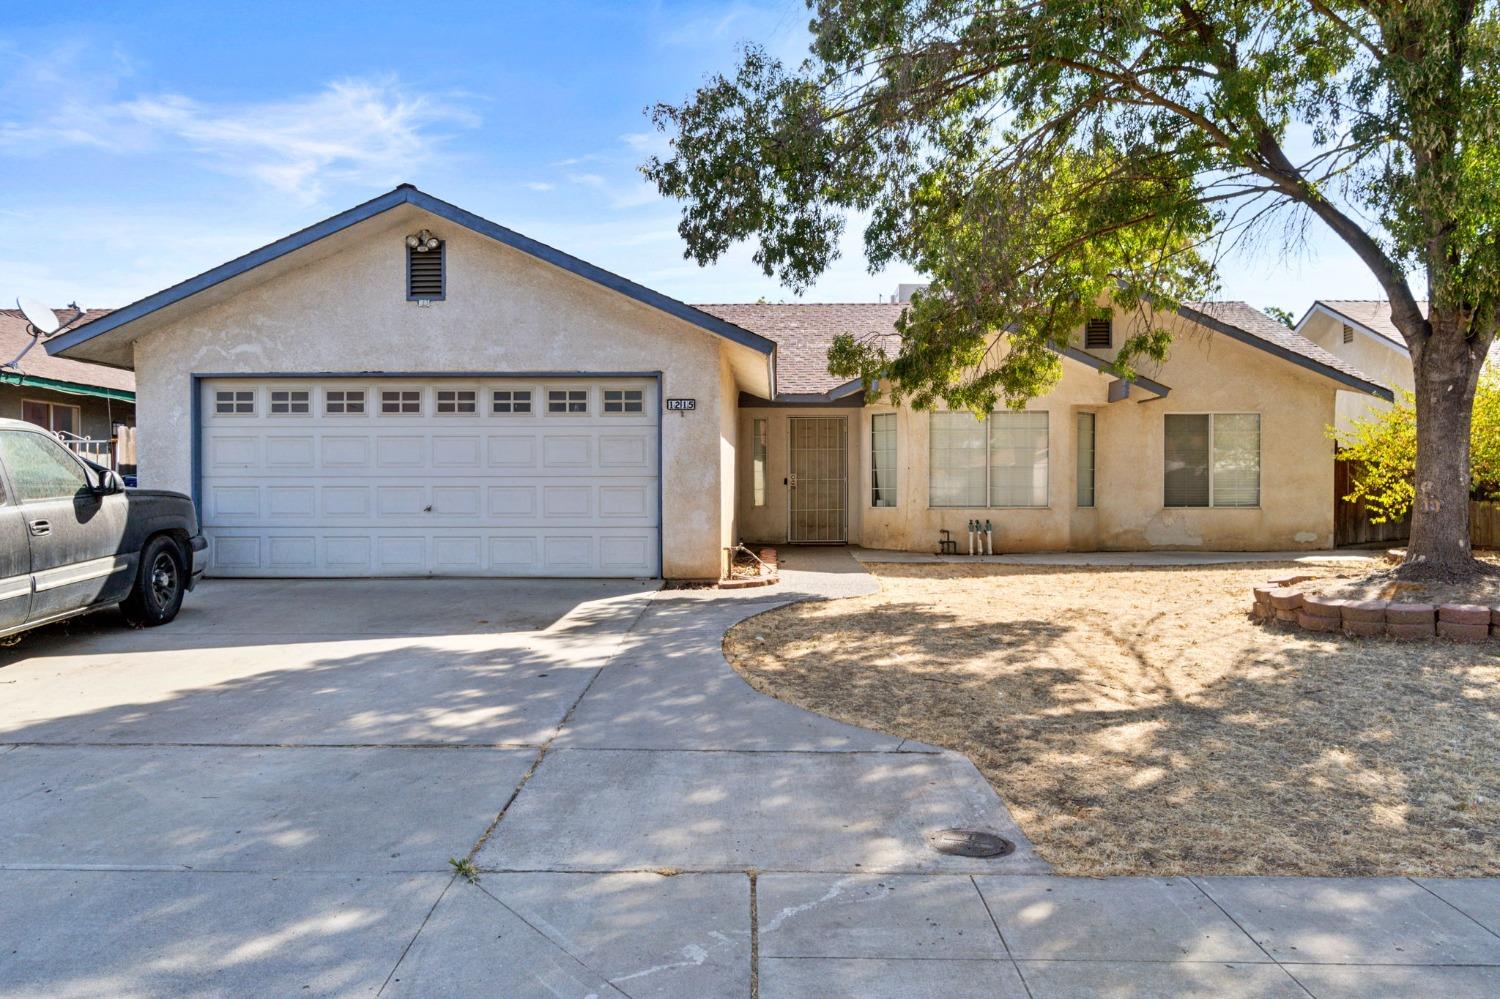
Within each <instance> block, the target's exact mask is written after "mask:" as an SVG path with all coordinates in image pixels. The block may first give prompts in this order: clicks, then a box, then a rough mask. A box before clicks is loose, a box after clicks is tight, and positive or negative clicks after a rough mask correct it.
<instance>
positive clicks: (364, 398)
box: [323, 388, 370, 419]
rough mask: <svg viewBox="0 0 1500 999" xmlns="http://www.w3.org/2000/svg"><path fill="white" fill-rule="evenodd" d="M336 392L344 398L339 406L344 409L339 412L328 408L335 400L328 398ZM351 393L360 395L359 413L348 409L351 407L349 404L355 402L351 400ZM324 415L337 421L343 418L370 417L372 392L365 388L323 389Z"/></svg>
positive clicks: (339, 402)
mask: <svg viewBox="0 0 1500 999" xmlns="http://www.w3.org/2000/svg"><path fill="white" fill-rule="evenodd" d="M334 392H337V393H339V394H340V395H342V396H343V398H342V399H340V400H338V404H339V405H341V406H343V407H344V408H343V409H341V410H338V411H334V410H331V409H329V408H328V407H329V406H330V405H332V403H333V400H331V399H329V398H328V397H329V396H330V395H332V394H333V393H334ZM351 393H358V394H359V407H360V408H359V411H358V412H350V411H349V408H348V407H349V403H350V402H352V401H353V400H351V399H350V398H349V395H350V394H351ZM323 415H324V416H331V417H333V418H335V419H342V418H344V417H348V416H357V417H361V418H363V417H366V416H369V415H370V391H369V389H363V388H324V389H323Z"/></svg>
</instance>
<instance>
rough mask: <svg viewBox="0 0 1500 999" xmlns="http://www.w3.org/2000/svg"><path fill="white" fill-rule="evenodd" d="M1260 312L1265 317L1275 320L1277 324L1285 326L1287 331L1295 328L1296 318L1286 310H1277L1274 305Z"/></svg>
mask: <svg viewBox="0 0 1500 999" xmlns="http://www.w3.org/2000/svg"><path fill="white" fill-rule="evenodd" d="M1260 311H1262V312H1264V313H1265V314H1266V315H1268V316H1270V317H1271V318H1272V319H1274V320H1276V321H1277V322H1278V323H1280V324H1281V325H1283V326H1285V327H1286V328H1287V329H1289V330H1291V329H1296V328H1297V319H1296V317H1295V316H1293V315H1292V314H1291V313H1290V312H1288V311H1287V310H1286V309H1283V308H1279V307H1278V306H1275V305H1268V306H1266V307H1265V308H1264V309H1261V310H1260Z"/></svg>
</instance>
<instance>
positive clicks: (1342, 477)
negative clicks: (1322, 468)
mask: <svg viewBox="0 0 1500 999" xmlns="http://www.w3.org/2000/svg"><path fill="white" fill-rule="evenodd" d="M1355 468H1356V463H1355V462H1352V461H1341V460H1340V461H1335V462H1334V463H1333V543H1334V544H1335V545H1340V546H1342V545H1371V544H1385V543H1387V542H1396V541H1405V540H1406V538H1407V536H1408V535H1409V534H1410V533H1411V518H1409V517H1406V518H1403V519H1401V520H1397V521H1387V522H1385V523H1384V524H1377V523H1375V522H1374V521H1373V520H1371V519H1370V511H1369V510H1368V509H1367V508H1366V507H1365V505H1364V504H1363V503H1356V502H1351V501H1349V500H1346V499H1344V497H1345V496H1348V495H1349V494H1350V493H1351V492H1353V491H1354V473H1355ZM1478 543H1479V542H1478V541H1475V544H1478Z"/></svg>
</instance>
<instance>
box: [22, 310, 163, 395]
mask: <svg viewBox="0 0 1500 999" xmlns="http://www.w3.org/2000/svg"><path fill="white" fill-rule="evenodd" d="M53 311H54V312H56V313H57V319H58V322H60V323H62V325H63V328H64V329H67V328H69V327H72V326H81V325H82V324H84V323H86V322H91V321H93V320H95V319H98V318H99V317H100V316H103V315H107V314H108V313H109V312H110V311H111V310H109V309H83V310H80V309H55V310H53ZM26 325H27V324H26V317H24V316H22V315H21V312H20V310H18V309H0V364H5V363H8V362H9V361H10V360H12V359H13V358H14V357H15V356H16V355H17V354H19V353H21V351H22V350H23V349H25V347H26V345H27V344H28V343H30V342H31V336H30V334H28V333H27V332H26ZM14 370H16V369H6V373H11V372H13V371H14ZM19 372H20V373H21V374H23V375H30V376H32V377H34V378H49V379H51V380H53V381H58V382H71V383H72V384H74V385H87V386H91V387H93V388H107V389H114V390H115V391H117V392H134V391H135V373H134V372H131V371H121V370H119V369H118V368H106V367H104V366H103V365H99V364H89V363H88V362H86V361H74V360H70V359H68V358H66V357H54V356H53V355H51V354H49V353H47V350H46V348H45V347H43V346H42V345H41V344H40V343H38V344H37V345H36V346H34V347H32V348H31V350H29V351H27V353H26V356H25V357H23V358H22V359H21V365H20V368H19Z"/></svg>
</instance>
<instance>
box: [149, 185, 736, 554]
mask: <svg viewBox="0 0 1500 999" xmlns="http://www.w3.org/2000/svg"><path fill="white" fill-rule="evenodd" d="M370 225H371V227H372V228H371V229H370V230H369V231H368V232H366V233H362V234H360V235H359V236H358V238H351V239H350V240H349V242H348V244H347V245H346V246H345V247H344V248H343V249H342V250H341V251H340V252H338V253H335V254H332V255H329V256H324V257H322V258H321V259H316V260H314V261H312V262H311V263H309V264H307V265H306V266H303V267H300V268H297V269H294V270H290V271H288V272H286V273H283V274H279V275H278V276H276V277H274V278H272V279H270V280H269V281H266V282H264V283H262V284H259V285H257V286H254V287H251V288H248V289H246V290H244V291H241V292H240V293H239V294H237V295H235V296H233V297H232V298H229V299H227V300H225V301H222V302H219V303H217V304H213V305H209V306H207V307H205V308H203V309H199V310H196V311H192V312H189V313H187V314H186V315H184V316H182V317H180V318H178V319H176V320H175V321H174V322H172V323H171V324H169V325H166V326H163V327H161V328H159V329H155V330H153V331H151V332H150V333H147V334H145V335H144V336H143V337H141V339H139V340H138V341H137V342H136V343H135V347H134V358H135V368H136V377H137V408H138V410H139V422H140V428H141V430H140V474H141V484H142V485H143V486H150V487H161V488H167V489H178V490H183V491H188V490H190V489H191V487H192V485H193V483H192V448H191V442H192V440H193V432H192V431H193V428H192V408H191V396H192V392H191V376H192V375H193V374H194V373H198V374H203V373H210V372H239V373H251V372H281V373H316V372H332V371H346V372H347V371H360V372H365V371H370V372H409V373H418V372H459V371H474V372H496V373H504V372H541V371H547V372H575V371H576V372H600V373H603V372H625V371H630V372H649V371H660V372H661V392H662V396H663V397H666V396H688V397H693V398H696V399H697V400H698V409H697V411H696V412H693V413H688V414H686V415H685V416H678V415H677V414H662V415H663V419H662V468H661V479H662V484H663V509H662V515H663V523H662V544H663V552H662V563H663V574H664V575H666V576H668V577H670V578H717V576H718V561H719V558H718V553H719V552H720V550H721V549H722V546H723V543H724V538H725V537H726V534H727V533H732V531H733V526H732V524H729V525H726V524H725V518H726V506H725V503H724V501H723V495H724V491H725V490H726V489H732V484H730V485H726V484H725V483H724V481H723V476H724V475H728V474H731V470H732V468H733V465H732V464H730V465H728V466H725V465H723V464H721V461H722V458H723V454H724V449H725V434H724V415H723V407H724V405H725V404H726V403H725V401H724V397H725V393H726V391H727V389H726V380H725V372H726V367H725V364H724V358H723V355H724V350H725V348H724V345H723V341H722V340H720V339H719V338H717V337H715V336H714V335H712V334H710V333H707V332H706V331H704V330H701V329H699V328H697V327H695V326H692V325H691V324H688V323H685V322H683V321H681V320H678V319H675V318H673V317H671V316H668V315H666V314H665V313H662V312H660V311H658V310H656V309H653V308H650V307H649V306H646V305H643V304H641V303H638V302H635V301H633V300H631V299H628V298H626V297H624V296H622V295H619V294H617V293H615V292H612V291H610V290H609V289H606V288H604V287H601V286H599V285H597V284H594V283H592V282H589V281H586V280H584V279H582V278H579V277H577V276H575V275H572V274H568V273H567V272H564V271H562V270H559V269H557V268H554V267H552V266H551V265H549V264H546V263H543V262H541V261H539V260H537V259H535V258H533V257H531V256H529V255H527V254H524V253H521V252H519V251H517V250H513V249H511V248H509V247H506V246H503V245H501V244H499V243H496V242H494V241H493V240H490V239H487V238H485V237H483V236H479V235H477V234H474V233H472V232H470V231H468V230H466V229H463V228H461V227H458V226H455V225H453V224H451V223H448V222H445V221H443V220H442V219H439V218H437V217H436V216H430V215H427V214H425V213H422V215H421V218H420V220H419V223H418V224H413V223H412V222H410V221H404V222H403V223H402V224H401V225H399V226H391V225H386V226H384V227H379V228H376V227H374V224H373V223H371V224H370ZM420 225H425V226H426V227H428V228H430V229H431V230H432V231H433V232H434V233H435V234H437V235H438V236H439V237H441V238H443V239H444V240H446V241H447V247H446V266H447V297H446V300H444V301H439V302H432V303H431V304H430V305H428V306H426V307H419V306H418V305H417V304H416V303H414V302H408V301H407V300H406V288H405V247H404V245H403V243H402V237H403V236H404V234H405V233H406V232H408V231H411V230H412V229H415V228H418V227H419V226H420ZM727 404H728V405H730V406H732V405H733V398H732V397H731V398H730V399H729V401H728V403H727Z"/></svg>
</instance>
